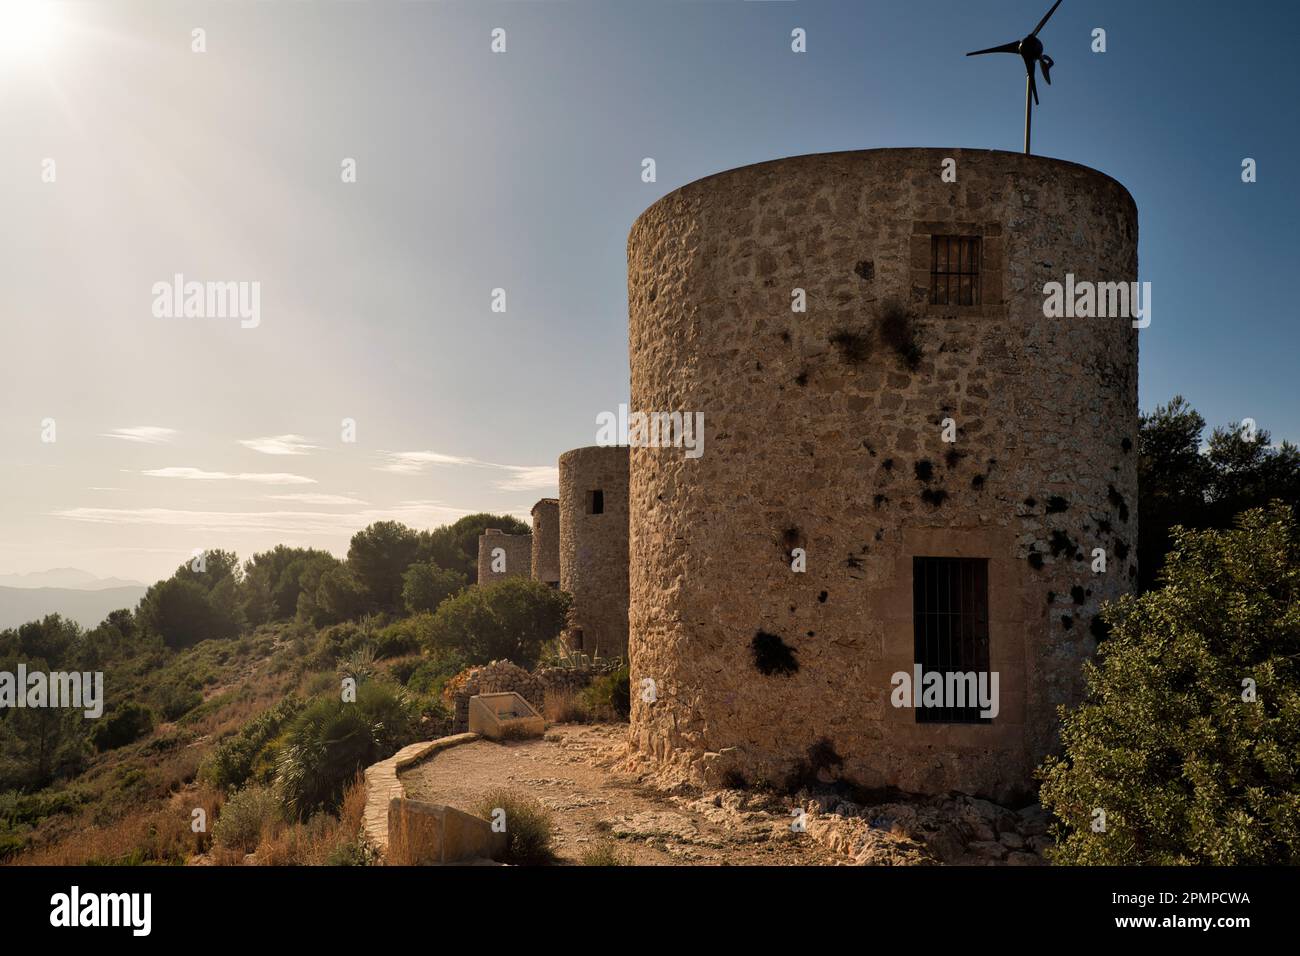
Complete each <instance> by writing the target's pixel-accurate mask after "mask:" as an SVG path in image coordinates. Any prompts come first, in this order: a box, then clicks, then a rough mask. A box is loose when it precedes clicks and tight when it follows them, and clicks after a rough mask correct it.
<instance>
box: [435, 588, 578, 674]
mask: <svg viewBox="0 0 1300 956" xmlns="http://www.w3.org/2000/svg"><path fill="white" fill-rule="evenodd" d="M569 604H570V598H569V595H567V594H565V593H564V592H563V591H557V590H555V589H554V588H550V587H547V586H546V585H545V584H542V583H541V582H540V581H530V580H528V579H527V578H507V579H506V580H504V581H499V582H497V583H495V584H489V585H486V586H479V587H475V588H472V589H471V590H468V591H464V592H462V593H461V594H458V595H457V596H456V597H453V598H449V599H447V600H446V601H444V602H443V603H442V605H441V606H440V607H439V608H438V610H437V612H436V613H435V614H434V615H433V620H432V621H431V622H430V626H429V636H428V640H429V647H430V650H431V651H443V652H445V651H449V650H450V651H458V652H460V653H461V654H463V655H464V657H465V659H466V660H467V661H468V662H469V663H470V664H487V663H490V662H491V661H494V660H502V659H505V660H510V661H513V662H514V663H516V664H518V665H519V666H521V667H524V668H526V669H531V668H532V667H533V666H534V665H535V664H536V663H537V659H538V657H539V655H540V654H541V651H542V647H543V645H544V644H546V642H547V641H551V640H554V639H555V638H556V637H557V636H558V635H559V633H560V631H561V630H562V629H563V627H564V623H565V618H566V617H567V615H568V611H569Z"/></svg>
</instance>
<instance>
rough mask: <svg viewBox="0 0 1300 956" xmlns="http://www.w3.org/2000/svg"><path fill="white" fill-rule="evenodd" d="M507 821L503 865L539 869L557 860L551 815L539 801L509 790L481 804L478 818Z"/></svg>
mask: <svg viewBox="0 0 1300 956" xmlns="http://www.w3.org/2000/svg"><path fill="white" fill-rule="evenodd" d="M503 814H504V821H505V828H506V851H505V854H504V856H503V857H502V862H503V863H513V864H515V865H516V866H538V865H541V864H545V863H550V862H552V861H553V860H554V859H555V851H554V849H553V847H552V840H553V827H552V822H551V814H550V813H549V812H548V811H547V810H546V808H545V807H543V806H542V805H541V804H540V803H538V802H537V801H536V800H533V799H531V798H530V797H521V796H519V795H518V794H516V793H512V792H511V791H509V790H494V791H492V792H491V793H488V794H487V795H486V796H485V797H484V798H483V800H482V802H481V803H480V804H479V807H478V815H479V816H481V817H483V818H484V819H486V820H491V821H495V820H500V819H503Z"/></svg>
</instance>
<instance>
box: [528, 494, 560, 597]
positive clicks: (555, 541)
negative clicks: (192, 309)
mask: <svg viewBox="0 0 1300 956" xmlns="http://www.w3.org/2000/svg"><path fill="white" fill-rule="evenodd" d="M532 562H533V580H534V581H541V582H542V583H543V584H553V585H556V586H558V585H559V583H560V499H559V498H543V499H542V500H541V501H539V502H537V504H535V505H533V558H532Z"/></svg>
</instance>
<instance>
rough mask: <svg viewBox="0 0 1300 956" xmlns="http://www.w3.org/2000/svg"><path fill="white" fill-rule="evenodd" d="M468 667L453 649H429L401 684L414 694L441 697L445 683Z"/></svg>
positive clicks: (462, 657)
mask: <svg viewBox="0 0 1300 956" xmlns="http://www.w3.org/2000/svg"><path fill="white" fill-rule="evenodd" d="M468 666H469V661H467V660H465V658H464V656H463V655H462V654H461V653H460V652H459V651H457V650H455V649H454V648H431V649H430V650H429V651H428V653H427V656H426V657H425V659H424V660H422V661H420V662H419V664H418V665H417V666H416V668H415V669H414V670H413V671H411V674H410V676H409V677H407V678H406V680H405V681H404V682H403V683H405V684H406V689H407V690H409V691H411V692H412V693H415V694H425V695H429V696H432V697H441V696H442V689H443V687H444V686H445V685H446V683H447V681H448V680H450V679H451V678H453V677H455V676H456V675H457V674H459V673H460V672H461V671H463V670H464V669H465V668H467V667H468Z"/></svg>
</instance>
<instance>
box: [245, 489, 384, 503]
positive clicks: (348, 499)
mask: <svg viewBox="0 0 1300 956" xmlns="http://www.w3.org/2000/svg"><path fill="white" fill-rule="evenodd" d="M266 497H268V498H270V499H272V500H274V501H296V502H298V503H299V504H304V505H364V504H365V503H366V502H364V501H362V500H361V499H360V498H353V497H352V496H351V495H326V494H320V493H318V492H314V491H300V492H295V493H294V494H291V495H267V496H266Z"/></svg>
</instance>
